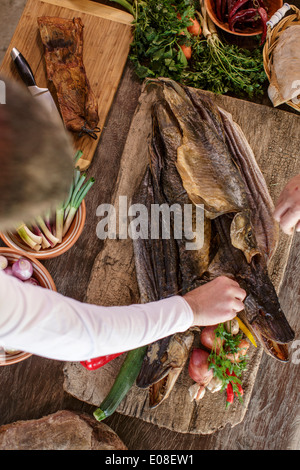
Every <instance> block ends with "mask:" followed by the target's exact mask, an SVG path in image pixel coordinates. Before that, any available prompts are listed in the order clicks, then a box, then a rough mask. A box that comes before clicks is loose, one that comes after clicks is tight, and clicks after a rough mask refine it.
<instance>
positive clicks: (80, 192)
mask: <svg viewBox="0 0 300 470" xmlns="http://www.w3.org/2000/svg"><path fill="white" fill-rule="evenodd" d="M84 180H85V174H83V175H82V176H81V177H80V178H79V180H78V183H77V185H76V187H75V189H74V193H73V195H72V199H71V201H70V203H69V205H68V207H67V217H66V219H65V223H64V228H63V236H65V234H66V233H67V231H68V230H69V228H70V225H71V223H72V222H73V219H74V217H75V214H76V212H77V210H78V209H79V206H80V204H81V203H82V200H83V199H84V198H85V196H86V194H87V193H88V191H89V190H90V189H91V187H92V186H93V184H94V182H95V179H94V178H90V179H89V180H88V181H87V182H86V183H84V184H83V182H84Z"/></svg>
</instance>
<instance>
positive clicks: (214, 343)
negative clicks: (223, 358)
mask: <svg viewBox="0 0 300 470" xmlns="http://www.w3.org/2000/svg"><path fill="white" fill-rule="evenodd" d="M217 326H218V325H212V326H206V327H205V328H203V330H202V331H201V333H200V341H201V343H202V344H203V346H205V347H206V348H207V349H213V350H214V351H215V352H216V353H217V354H219V352H220V348H221V346H222V344H223V342H224V341H223V340H222V339H221V338H217V337H216V335H215V330H216V328H217Z"/></svg>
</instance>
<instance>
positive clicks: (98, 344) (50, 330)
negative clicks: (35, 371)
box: [0, 273, 244, 361]
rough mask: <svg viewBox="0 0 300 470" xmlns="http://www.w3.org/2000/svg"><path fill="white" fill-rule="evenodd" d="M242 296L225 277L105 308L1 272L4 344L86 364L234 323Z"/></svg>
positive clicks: (0, 314) (0, 339) (1, 338)
mask: <svg viewBox="0 0 300 470" xmlns="http://www.w3.org/2000/svg"><path fill="white" fill-rule="evenodd" d="M212 292H214V295H213V296H212ZM243 292H244V291H242V290H241V289H239V287H238V285H237V283H235V282H234V281H231V280H229V279H228V278H224V277H221V278H218V279H215V280H214V281H212V282H210V283H208V284H207V285H205V286H201V287H199V288H198V289H195V290H194V291H191V292H190V293H189V294H187V295H186V296H184V297H180V296H174V297H171V298H168V299H164V300H160V301H157V302H152V303H148V304H137V305H130V306H124V307H102V306H97V305H90V304H86V303H82V302H78V301H76V300H74V299H70V298H67V297H65V296H63V295H61V294H59V293H56V292H53V291H50V290H47V289H43V288H41V287H36V286H32V285H30V284H24V283H22V282H21V281H18V280H17V279H14V278H12V277H10V276H7V275H6V274H3V273H1V274H0V344H3V345H4V346H5V347H8V348H13V349H20V350H23V351H26V352H30V353H33V354H36V355H38V356H44V357H48V358H51V359H57V360H63V361H83V360H87V359H92V358H94V357H99V356H103V355H107V354H113V353H118V352H125V351H128V350H131V349H135V348H137V347H140V346H144V345H147V344H150V343H152V342H154V341H156V340H158V339H161V338H163V337H165V336H168V335H170V334H173V333H176V332H180V331H185V330H187V329H188V328H189V327H191V326H193V325H201V324H202V325H206V324H216V323H218V322H221V321H226V320H229V319H231V318H233V317H234V316H235V315H236V312H237V311H239V310H241V309H242V308H243V303H242V301H241V300H238V299H237V297H239V298H240V299H241V298H243V295H244V294H243ZM236 296H237V297H236Z"/></svg>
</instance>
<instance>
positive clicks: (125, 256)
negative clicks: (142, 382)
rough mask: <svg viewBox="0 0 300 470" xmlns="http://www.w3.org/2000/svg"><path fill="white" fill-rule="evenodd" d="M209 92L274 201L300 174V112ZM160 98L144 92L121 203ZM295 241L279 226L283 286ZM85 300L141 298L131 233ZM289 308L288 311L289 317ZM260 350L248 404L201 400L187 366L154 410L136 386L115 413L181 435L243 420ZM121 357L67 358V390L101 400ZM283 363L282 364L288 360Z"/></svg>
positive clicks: (219, 397) (213, 397) (98, 272)
mask: <svg viewBox="0 0 300 470" xmlns="http://www.w3.org/2000/svg"><path fill="white" fill-rule="evenodd" d="M210 95H211V97H212V98H213V100H214V101H215V102H216V104H217V105H219V106H221V107H222V108H224V109H225V110H227V111H228V112H230V113H231V114H232V116H233V119H234V120H235V121H236V122H237V123H238V124H239V125H240V126H241V128H242V130H243V131H244V133H245V136H246V138H247V139H248V142H249V144H250V145H251V147H252V149H253V151H254V154H255V157H256V159H257V162H258V164H259V166H260V168H261V170H262V172H263V174H264V177H265V179H266V182H267V185H268V187H269V191H270V194H271V196H272V198H273V200H274V201H276V200H277V198H278V196H279V194H280V192H281V190H282V189H283V187H284V185H285V184H286V182H287V181H288V180H289V179H290V178H291V177H292V176H294V175H295V174H297V173H299V172H300V160H299V124H300V117H299V116H297V115H294V114H290V113H286V112H284V111H280V110H277V109H272V108H269V107H267V106H261V105H257V104H254V103H250V102H247V101H242V100H238V99H235V98H231V97H228V96H217V95H213V94H210ZM155 99H156V97H155V95H152V94H151V93H147V92H146V91H144V92H143V93H142V95H141V97H140V101H139V105H138V107H137V110H136V113H135V116H134V117H133V120H132V124H131V127H130V130H129V134H128V137H127V141H126V145H125V147H124V151H123V155H122V160H121V164H120V172H119V178H118V181H117V185H116V192H115V195H114V198H113V204H114V205H115V207H116V208H117V206H118V200H119V196H127V197H128V205H130V199H131V196H132V194H133V192H134V190H135V187H136V185H138V184H139V181H140V179H141V177H142V175H143V172H144V169H145V166H146V164H147V162H148V154H147V139H148V137H149V136H150V133H151V112H150V110H151V104H152V103H153V102H154V101H155ZM291 243H292V237H288V236H286V235H284V234H283V233H282V232H281V235H280V241H279V245H278V248H277V251H276V253H275V255H274V258H273V260H272V263H271V264H270V275H271V278H272V281H273V283H274V286H275V288H276V290H277V291H279V288H280V285H281V282H282V279H283V276H284V272H285V268H286V264H287V260H288V256H289V251H290V247H291ZM86 300H87V301H88V302H89V303H93V304H98V305H107V306H109V305H130V304H132V303H134V302H138V301H139V293H138V287H137V281H136V274H135V266H134V256H133V247H132V241H131V239H130V238H128V239H126V240H122V239H119V240H111V239H107V240H106V243H105V246H104V248H103V250H102V251H101V252H100V253H99V255H98V257H97V258H96V260H95V263H94V267H93V270H92V273H91V278H90V282H89V287H88V291H87V298H86ZM289 313H290V312H286V316H287V318H288V319H289ZM262 354H263V353H262V348H261V347H259V348H257V349H256V348H254V347H251V349H250V354H249V355H250V361H249V367H248V370H247V372H246V373H245V374H244V375H243V388H244V403H243V404H240V403H239V402H238V401H237V400H236V401H235V403H234V404H233V406H231V407H230V408H229V409H227V410H226V409H225V405H226V396H225V394H222V393H215V394H211V393H210V392H207V393H206V395H205V397H204V398H203V399H202V400H201V401H200V402H199V404H196V403H195V402H193V403H191V402H190V399H189V393H188V387H189V385H191V384H192V383H193V382H192V380H191V379H190V378H189V376H188V371H187V367H186V368H185V369H184V370H183V372H182V373H181V375H180V377H179V379H178V381H177V383H176V384H175V387H174V389H173V391H172V393H171V394H170V396H169V398H168V399H167V400H166V401H165V402H163V403H162V404H161V405H160V406H159V407H158V408H157V409H155V410H150V409H149V407H148V393H147V391H145V390H141V389H139V388H137V387H136V386H135V385H134V386H133V387H132V389H131V390H130V391H129V393H128V395H127V396H126V398H125V399H124V400H123V402H122V403H121V404H120V406H119V408H118V410H117V411H118V412H119V413H121V414H124V415H126V416H131V417H136V418H140V419H142V420H144V421H146V422H148V423H152V424H156V425H158V426H160V427H165V428H167V429H169V430H172V431H176V432H180V433H190V434H211V433H213V432H215V431H216V430H219V429H221V428H224V427H225V426H226V425H227V424H230V425H231V426H235V425H237V424H239V423H240V422H241V421H242V420H243V418H244V416H245V413H246V411H247V407H248V404H249V402H250V399H251V395H252V391H253V387H254V386H255V378H256V375H257V371H258V368H259V365H260V362H261V356H262ZM122 360H123V358H122V357H121V358H117V359H115V360H114V361H112V362H111V363H109V364H107V365H106V366H104V367H102V368H101V369H99V370H97V371H94V372H93V373H91V372H89V371H87V370H86V369H84V368H83V367H82V366H81V365H80V364H79V363H67V364H65V368H64V372H65V383H64V388H65V390H66V391H67V392H68V393H70V394H71V395H73V396H75V397H76V398H78V399H79V400H82V401H85V402H87V403H90V404H92V405H95V406H99V405H100V403H101V402H102V400H103V399H104V397H105V396H106V394H107V393H108V391H109V389H110V387H111V386H112V384H113V382H114V379H115V377H116V375H117V373H118V371H119V369H120V365H121V363H122ZM274 361H275V359H274ZM277 365H278V363H277ZM279 366H281V367H284V366H285V364H280V365H278V367H279Z"/></svg>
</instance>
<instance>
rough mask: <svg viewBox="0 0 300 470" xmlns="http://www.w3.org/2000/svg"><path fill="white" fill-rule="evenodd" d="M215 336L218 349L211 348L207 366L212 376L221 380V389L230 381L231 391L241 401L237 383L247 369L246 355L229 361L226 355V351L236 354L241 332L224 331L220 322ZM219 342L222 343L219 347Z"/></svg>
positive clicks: (241, 335) (238, 349)
mask: <svg viewBox="0 0 300 470" xmlns="http://www.w3.org/2000/svg"><path fill="white" fill-rule="evenodd" d="M215 338H216V344H218V351H217V352H216V347H214V348H213V349H212V351H211V353H210V355H209V358H208V362H209V367H210V368H211V369H213V372H214V376H215V377H217V378H218V379H220V380H221V382H222V390H224V389H226V387H227V385H228V384H229V383H231V385H232V388H233V392H235V393H236V394H237V396H238V397H239V399H240V401H242V398H241V396H240V390H239V387H238V385H241V379H240V377H241V375H242V373H243V372H244V371H245V370H246V369H247V361H248V357H247V355H244V356H242V357H240V359H239V362H231V361H230V360H229V359H228V358H227V357H226V356H227V354H228V353H231V354H236V353H238V352H239V351H240V348H239V343H240V341H241V340H242V338H243V333H238V334H237V335H232V334H231V333H229V332H228V331H226V329H225V326H224V323H220V324H219V325H218V326H217V327H216V329H215ZM220 340H222V341H220ZM219 342H220V343H222V345H221V346H220V347H219Z"/></svg>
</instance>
